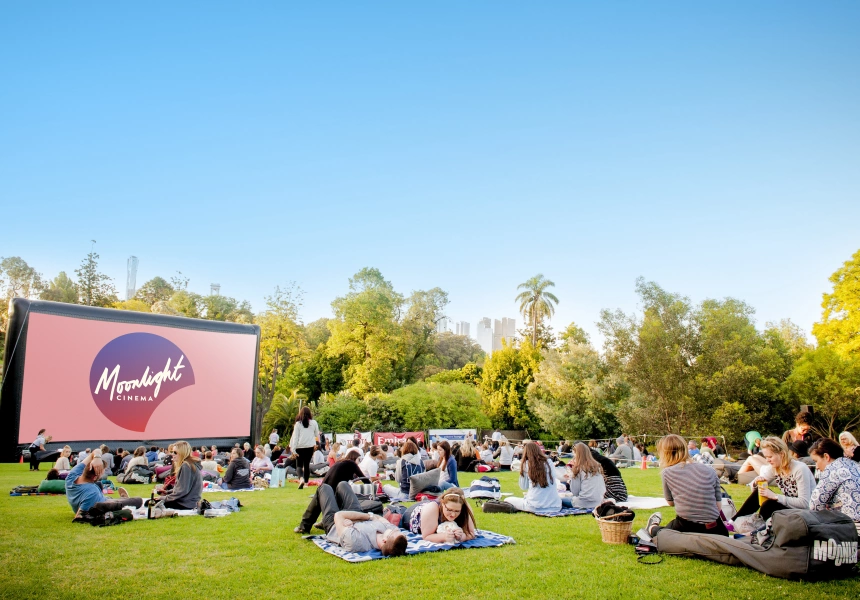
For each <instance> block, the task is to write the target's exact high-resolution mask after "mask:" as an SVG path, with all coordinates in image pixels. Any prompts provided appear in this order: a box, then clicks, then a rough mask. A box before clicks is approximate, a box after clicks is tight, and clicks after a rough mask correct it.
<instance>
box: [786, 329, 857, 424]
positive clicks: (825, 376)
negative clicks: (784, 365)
mask: <svg viewBox="0 0 860 600" xmlns="http://www.w3.org/2000/svg"><path fill="white" fill-rule="evenodd" d="M784 387H785V391H786V393H787V394H788V395H789V397H791V398H792V400H793V401H794V407H795V408H797V407H799V406H800V405H801V404H811V405H812V406H814V407H815V414H816V417H819V418H821V419H823V421H824V427H823V428H822V429H823V430H824V433H826V435H828V436H829V437H830V438H833V439H837V436H838V435H839V432H840V431H845V430H847V429H850V428H851V427H854V426H856V425H857V424H858V423H860V359H858V358H856V357H853V356H849V357H843V356H842V355H840V354H839V353H838V352H837V350H836V348H834V347H833V346H830V345H827V346H821V347H819V348H816V349H815V350H811V351H809V352H807V353H806V354H805V355H804V356H803V358H801V359H800V360H799V361H797V363H796V364H795V365H794V370H793V371H792V373H791V375H789V377H788V379H787V380H786V381H785V384H784Z"/></svg>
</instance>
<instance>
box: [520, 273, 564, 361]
mask: <svg viewBox="0 0 860 600" xmlns="http://www.w3.org/2000/svg"><path fill="white" fill-rule="evenodd" d="M551 287H555V283H553V282H552V281H550V280H549V279H546V278H545V277H544V276H543V275H542V274H540V273H538V274H537V275H535V276H534V277H531V278H529V279H528V280H526V281H525V282H523V283H521V284H520V285H518V286H517V289H518V290H523V291H522V292H520V293H519V294H518V295H517V297H516V299H515V300H516V301H517V302H519V304H520V314H522V315H523V318H524V319H525V322H526V323H527V326H528V328H529V331H530V332H531V343H532V346H533V347H537V346H538V341H539V331H540V327H539V324H540V323H542V322H543V321H544V319H549V318H551V317H552V315H553V313H555V305H556V304H558V298H556V297H555V295H554V294H552V293H551V292H548V291H547V289H548V288H551ZM549 335H551V334H549ZM546 336H547V332H546V331H545V333H544V337H546Z"/></svg>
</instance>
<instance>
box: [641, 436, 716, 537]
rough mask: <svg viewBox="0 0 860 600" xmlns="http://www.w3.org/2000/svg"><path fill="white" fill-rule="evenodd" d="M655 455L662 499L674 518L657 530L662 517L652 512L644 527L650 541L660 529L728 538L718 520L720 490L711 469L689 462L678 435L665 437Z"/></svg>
mask: <svg viewBox="0 0 860 600" xmlns="http://www.w3.org/2000/svg"><path fill="white" fill-rule="evenodd" d="M657 453H658V454H659V456H660V466H661V467H663V471H662V472H661V473H660V475H661V476H662V478H663V495H664V496H665V498H666V502H668V503H669V506H674V507H675V512H676V514H677V516H676V517H675V518H674V519H673V520H672V521H670V522H669V524H668V525H666V526H665V527H661V526H660V522H661V521H662V518H663V515H662V514H661V513H659V512H655V513H654V514H652V515H651V517H649V519H648V523H647V525H646V526H645V528H646V531H647V532H648V534H649V535H650V536H651V537H654V536H656V535H657V534H658V533H659V531H660V530H661V529H673V530H675V531H686V532H691V533H710V534H714V535H728V534H729V532H728V530H727V529H726V526H725V524H724V523H723V520H722V518H721V517H720V501H721V500H722V489H721V488H720V480H719V479H718V478H717V473H716V471H714V469H713V468H712V467H709V466H708V465H703V464H701V463H697V462H692V461H691V460H690V455H689V451H688V446H687V441H686V440H685V439H684V438H682V437H681V436H680V435H675V434H669V435H667V436H666V437H664V438H661V439H660V441H659V442H657Z"/></svg>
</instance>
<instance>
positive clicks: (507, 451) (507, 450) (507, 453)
mask: <svg viewBox="0 0 860 600" xmlns="http://www.w3.org/2000/svg"><path fill="white" fill-rule="evenodd" d="M494 456H495V457H496V458H498V459H499V470H500V471H510V470H511V463H512V462H514V449H513V448H511V445H510V443H509V442H508V438H506V437H505V436H502V438H501V439H500V440H499V449H498V450H496V454H495V455H494Z"/></svg>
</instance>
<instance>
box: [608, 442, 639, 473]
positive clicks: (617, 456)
mask: <svg viewBox="0 0 860 600" xmlns="http://www.w3.org/2000/svg"><path fill="white" fill-rule="evenodd" d="M615 441H616V443H617V446H616V448H615V451H614V452H613V453H612V454H610V455H609V458H610V459H611V460H613V461H615V464H617V465H618V466H619V467H622V468H623V467H629V466H630V465H631V464H633V448H631V447H630V446H629V445H628V443H627V439H626V438H625V437H624V436H623V435H622V436H620V437H619V438H618V439H617V440H615Z"/></svg>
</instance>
